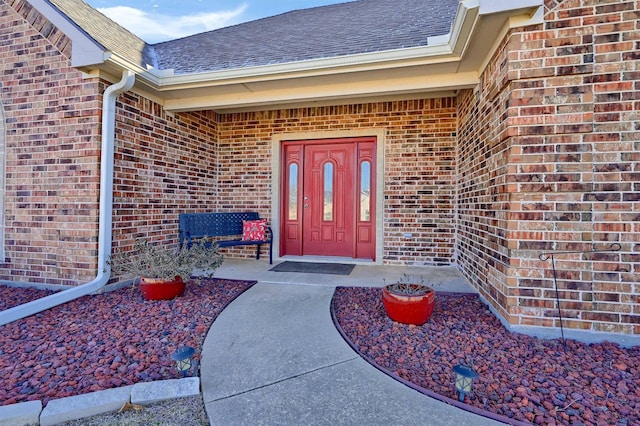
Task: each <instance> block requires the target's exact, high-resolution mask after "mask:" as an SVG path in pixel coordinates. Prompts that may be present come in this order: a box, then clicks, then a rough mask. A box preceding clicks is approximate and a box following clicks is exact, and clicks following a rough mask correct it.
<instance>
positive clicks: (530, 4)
mask: <svg viewBox="0 0 640 426" xmlns="http://www.w3.org/2000/svg"><path fill="white" fill-rule="evenodd" d="M464 3H467V1H465V2H464ZM468 3H475V4H477V5H478V6H479V7H480V14H481V15H491V14H493V13H499V12H506V11H509V10H517V9H526V8H534V7H539V6H543V5H544V4H543V0H470V1H468Z"/></svg>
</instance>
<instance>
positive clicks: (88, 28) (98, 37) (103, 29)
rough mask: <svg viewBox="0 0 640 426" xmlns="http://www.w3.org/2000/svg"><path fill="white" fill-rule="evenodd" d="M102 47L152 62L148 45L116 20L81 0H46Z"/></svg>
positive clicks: (142, 63)
mask: <svg viewBox="0 0 640 426" xmlns="http://www.w3.org/2000/svg"><path fill="white" fill-rule="evenodd" d="M49 2H50V3H51V4H52V5H53V6H55V7H56V8H57V9H58V10H60V11H61V12H62V13H63V14H65V15H66V16H67V17H68V18H69V19H70V20H71V21H73V23H74V24H75V25H76V26H78V27H79V28H80V29H81V30H83V31H84V32H85V33H87V35H89V36H90V37H91V38H93V39H94V40H95V41H97V42H98V43H100V44H101V45H102V47H104V48H105V49H106V50H109V51H111V52H114V53H117V54H119V55H120V56H122V57H124V58H126V59H127V60H129V61H131V62H133V63H134V64H136V65H140V66H142V67H144V66H145V65H146V64H151V63H152V60H151V57H150V56H149V53H150V49H149V46H148V45H147V44H146V43H145V42H144V40H142V39H141V38H139V37H137V36H136V35H134V34H132V33H131V32H129V31H128V30H126V29H125V28H123V27H121V26H120V25H118V24H116V23H115V22H114V21H112V20H111V19H109V18H107V17H106V16H104V15H103V14H102V13H100V12H98V11H97V10H96V9H94V8H92V7H91V6H89V5H88V4H86V3H85V2H84V1H82V0H49Z"/></svg>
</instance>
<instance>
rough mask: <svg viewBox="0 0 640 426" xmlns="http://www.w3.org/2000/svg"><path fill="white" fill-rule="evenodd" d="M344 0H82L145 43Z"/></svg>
mask: <svg viewBox="0 0 640 426" xmlns="http://www.w3.org/2000/svg"><path fill="white" fill-rule="evenodd" d="M346 1H347V0H227V1H219V0H218V1H216V0H178V1H176V0H85V2H86V3H88V4H90V5H91V6H93V7H94V8H96V9H98V10H100V11H101V12H102V13H104V14H105V15H107V16H108V17H109V18H111V19H113V20H114V21H116V22H117V23H119V24H120V25H122V26H123V27H125V28H126V29H128V30H129V31H131V32H132V33H134V34H136V35H137V36H138V37H140V38H142V39H143V40H144V41H146V42H148V43H158V42H161V41H166V40H172V39H176V38H180V37H185V36H188V35H191V34H196V33H201V32H205V31H210V30H214V29H216V28H222V27H228V26H230V25H235V24H239V23H241V22H246V21H252V20H254V19H259V18H264V17H267V16H273V15H278V14H280V13H284V12H288V11H291V10H296V9H306V8H309V7H316V6H324V5H328V4H335V3H345V2H346Z"/></svg>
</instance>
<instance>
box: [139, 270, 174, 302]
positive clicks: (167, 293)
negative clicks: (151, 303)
mask: <svg viewBox="0 0 640 426" xmlns="http://www.w3.org/2000/svg"><path fill="white" fill-rule="evenodd" d="M138 286H139V287H140V291H141V292H142V297H144V298H145V299H146V300H170V299H174V298H176V297H178V296H180V295H182V293H183V292H184V288H185V282H184V281H183V280H182V278H180V277H178V276H176V277H175V278H174V279H173V280H171V281H167V280H160V279H155V278H140V284H138Z"/></svg>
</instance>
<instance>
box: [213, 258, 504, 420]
mask: <svg viewBox="0 0 640 426" xmlns="http://www.w3.org/2000/svg"><path fill="white" fill-rule="evenodd" d="M253 263H254V265H250V264H248V263H241V264H240V266H238V264H233V263H232V262H230V264H227V265H226V266H225V267H224V268H221V270H220V271H218V273H216V275H217V276H220V277H226V278H237V279H250V278H251V275H252V274H253V273H257V274H258V275H259V276H260V277H261V278H260V279H259V283H258V284H257V285H255V286H254V287H252V288H251V289H250V290H248V291H247V292H245V293H244V294H243V295H241V296H240V297H238V298H237V299H236V300H235V301H234V302H232V303H231V304H230V305H229V306H228V307H227V308H226V309H225V310H224V311H223V312H222V314H220V316H219V317H218V318H217V319H216V321H215V322H214V324H213V326H212V327H211V329H210V331H209V333H208V335H207V338H206V340H205V342H204V346H203V351H202V366H201V381H202V392H203V397H204V402H205V405H206V408H207V413H208V415H209V419H210V421H211V425H214V426H215V425H294V424H297V425H300V424H304V425H364V424H366V425H385V426H386V425H431V424H433V425H456V426H460V425H467V424H474V425H491V424H499V423H497V422H495V421H492V420H489V419H487V418H484V417H481V416H477V415H475V414H471V413H468V412H466V411H463V410H460V409H458V408H455V407H453V406H450V405H447V404H444V403H442V402H439V401H436V400H434V399H432V398H430V397H427V396H425V395H422V394H420V393H419V392H417V391H415V390H413V389H411V388H409V387H407V386H405V385H403V384H401V383H399V382H397V381H395V380H393V379H392V378H390V377H388V376H387V375H385V374H384V373H381V372H380V371H378V370H377V369H376V368H374V367H372V366H371V365H369V364H368V363H367V362H366V361H364V360H363V359H361V358H360V357H359V356H358V354H356V353H355V352H354V351H353V350H352V349H351V348H350V347H349V345H348V344H347V343H346V342H345V341H344V340H343V339H342V337H341V336H340V334H339V333H338V331H337V330H336V329H335V326H334V324H333V322H332V320H331V315H330V310H329V305H330V301H331V297H332V295H333V291H334V287H335V286H336V285H367V284H368V285H382V284H383V283H382V277H383V276H384V275H385V274H393V271H391V269H392V268H389V267H383V268H384V272H383V271H382V270H380V269H379V268H380V267H374V266H358V267H357V268H356V270H355V271H354V272H353V273H352V274H351V276H349V277H342V276H333V275H332V276H327V275H316V274H292V273H289V275H288V277H289V278H279V275H280V274H276V273H273V272H268V271H267V269H268V267H267V266H268V265H266V266H265V265H262V266H261V265H260V264H261V263H262V262H255V261H254V262H253ZM252 268H253V269H255V270H253V271H252ZM260 269H262V270H261V271H260ZM405 269H406V268H405ZM418 270H419V271H420V272H425V271H427V270H426V269H422V268H419V269H418ZM434 271H435V270H434ZM438 273H444V274H445V275H446V274H448V275H449V279H448V282H449V283H450V284H451V285H453V286H454V287H455V286H456V285H458V286H461V285H462V283H460V282H456V280H457V279H458V278H459V275H458V274H457V272H456V271H455V270H449V269H441V270H440V271H439V272H438ZM365 275H368V276H369V277H368V278H366V280H364V281H360V278H362V279H364V278H365V277H364V276H365ZM294 276H297V278H296V280H297V281H300V283H292V282H287V281H288V280H290V279H291V278H290V277H294ZM283 281H284V282H283ZM447 289H450V288H447ZM467 289H469V288H468V287H467ZM458 290H459V289H458Z"/></svg>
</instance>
